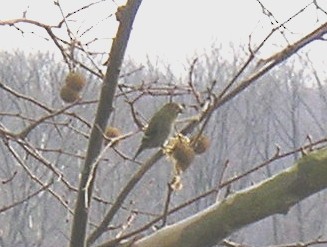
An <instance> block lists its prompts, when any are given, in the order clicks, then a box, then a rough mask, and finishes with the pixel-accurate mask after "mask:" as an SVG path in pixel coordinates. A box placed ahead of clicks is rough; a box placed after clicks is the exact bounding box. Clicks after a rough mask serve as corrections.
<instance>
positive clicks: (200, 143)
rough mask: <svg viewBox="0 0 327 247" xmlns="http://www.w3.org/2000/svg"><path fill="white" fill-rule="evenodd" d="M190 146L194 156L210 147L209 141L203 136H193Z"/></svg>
mask: <svg viewBox="0 0 327 247" xmlns="http://www.w3.org/2000/svg"><path fill="white" fill-rule="evenodd" d="M191 145H192V147H193V150H194V152H195V153H196V154H202V153H204V152H205V151H207V150H208V148H209V147H210V140H209V138H208V137H206V136H204V135H200V136H199V137H198V136H197V135H195V136H193V137H192V138H191Z"/></svg>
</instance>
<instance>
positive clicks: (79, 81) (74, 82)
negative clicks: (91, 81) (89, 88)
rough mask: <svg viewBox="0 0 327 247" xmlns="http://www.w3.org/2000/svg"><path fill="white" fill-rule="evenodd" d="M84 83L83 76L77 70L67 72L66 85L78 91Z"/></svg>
mask: <svg viewBox="0 0 327 247" xmlns="http://www.w3.org/2000/svg"><path fill="white" fill-rule="evenodd" d="M85 84H86V80H85V78H84V76H83V75H82V74H80V73H78V72H69V73H68V75H67V77H66V85H67V86H68V87H69V88H70V89H72V90H74V91H76V92H80V91H81V90H82V89H83V88H84V86H85Z"/></svg>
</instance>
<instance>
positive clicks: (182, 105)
mask: <svg viewBox="0 0 327 247" xmlns="http://www.w3.org/2000/svg"><path fill="white" fill-rule="evenodd" d="M178 108H179V111H178V113H182V112H183V111H184V110H185V105H184V104H178Z"/></svg>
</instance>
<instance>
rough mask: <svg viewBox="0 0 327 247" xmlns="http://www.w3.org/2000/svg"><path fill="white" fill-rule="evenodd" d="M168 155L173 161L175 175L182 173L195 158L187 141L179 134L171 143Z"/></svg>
mask: <svg viewBox="0 0 327 247" xmlns="http://www.w3.org/2000/svg"><path fill="white" fill-rule="evenodd" d="M169 155H170V156H171V158H172V159H173V160H174V166H175V173H176V174H177V175H179V174H181V173H182V172H184V171H185V170H186V169H187V168H188V167H189V166H190V165H191V163H192V161H193V160H194V157H195V153H194V150H193V148H192V147H191V146H190V141H189V139H188V138H187V137H185V136H183V135H181V134H180V135H178V136H177V137H175V138H174V140H173V141H172V146H171V147H170V151H169Z"/></svg>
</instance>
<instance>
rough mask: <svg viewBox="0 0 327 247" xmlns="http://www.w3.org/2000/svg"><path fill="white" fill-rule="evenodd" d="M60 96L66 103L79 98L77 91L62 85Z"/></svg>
mask: <svg viewBox="0 0 327 247" xmlns="http://www.w3.org/2000/svg"><path fill="white" fill-rule="evenodd" d="M60 98H61V99H62V100H63V101H64V102H66V103H73V102H75V101H76V100H78V99H79V98H80V96H79V94H78V92H76V91H74V90H72V89H71V88H69V87H68V86H67V85H64V86H63V87H62V88H61V90H60Z"/></svg>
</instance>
